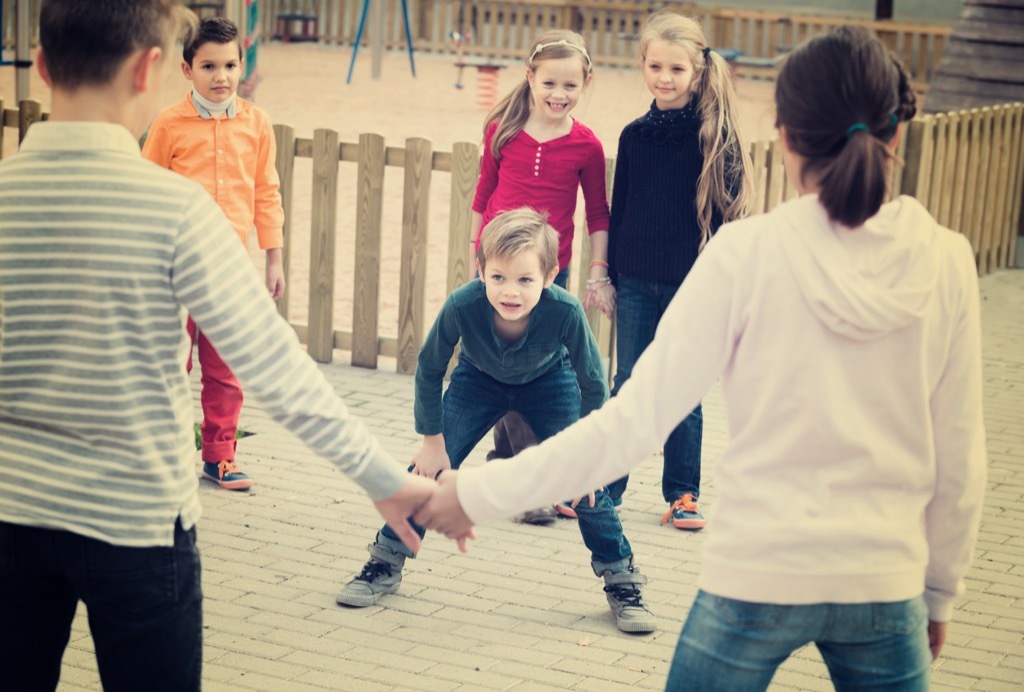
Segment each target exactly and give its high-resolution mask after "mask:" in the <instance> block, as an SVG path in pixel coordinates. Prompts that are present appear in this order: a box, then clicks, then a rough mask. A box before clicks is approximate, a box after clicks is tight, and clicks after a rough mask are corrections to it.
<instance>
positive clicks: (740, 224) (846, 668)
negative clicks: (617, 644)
mask: <svg viewBox="0 0 1024 692" xmlns="http://www.w3.org/2000/svg"><path fill="white" fill-rule="evenodd" d="M776 111H777V122H776V124H777V126H778V128H779V135H780V138H781V140H782V143H783V152H784V154H783V155H784V160H785V164H786V171H787V175H788V176H789V178H790V180H792V181H793V183H794V185H795V186H796V188H797V190H798V191H799V192H800V196H799V197H797V198H796V199H793V200H791V201H789V202H786V203H784V204H782V205H779V206H778V207H776V208H775V209H773V210H772V211H771V212H769V213H766V214H762V215H758V216H753V217H749V218H747V219H744V220H741V221H736V222H733V223H729V224H726V225H724V226H722V228H721V230H719V232H718V234H717V236H716V238H715V242H713V243H710V244H709V245H708V247H707V249H706V250H705V251H704V252H703V253H702V254H701V255H700V257H699V258H698V259H697V262H696V264H695V265H694V267H693V269H692V270H691V272H690V273H689V275H688V276H687V278H686V280H685V282H684V283H683V286H682V287H681V288H680V290H679V292H678V293H677V295H676V297H675V299H674V301H673V302H672V304H671V305H670V306H669V308H668V311H667V312H666V314H665V316H664V318H663V319H662V320H661V323H660V325H659V328H658V332H657V335H656V337H655V339H654V341H653V343H652V344H651V346H650V347H648V349H647V350H646V351H645V352H644V354H643V356H641V357H640V359H639V361H638V362H637V364H636V368H635V369H634V371H633V377H632V379H630V381H629V382H628V383H627V384H626V385H625V386H623V387H622V389H621V391H620V392H619V394H618V396H617V397H616V398H614V399H612V400H611V401H610V402H609V403H608V404H606V405H605V406H604V407H603V408H601V409H600V410H598V411H596V412H594V413H593V414H591V415H590V416H587V417H586V418H584V419H582V420H580V422H579V423H578V424H576V425H574V426H572V427H570V428H568V429H566V430H565V431H563V432H562V433H561V434H559V435H557V436H555V437H553V438H549V439H548V440H547V441H545V442H544V443H543V444H541V445H540V446H539V447H535V448H533V449H530V450H527V451H526V452H524V453H523V454H521V455H520V456H518V457H516V458H515V460H513V461H510V462H502V463H495V464H488V465H487V467H485V468H476V469H470V470H465V471H461V474H462V475H461V476H459V477H458V480H457V483H456V482H455V478H454V475H452V476H447V477H446V476H442V479H441V480H442V486H441V488H440V490H439V491H438V493H437V494H435V497H434V499H433V500H432V501H431V502H430V503H428V504H427V505H426V506H425V507H424V508H423V509H421V510H420V511H419V512H418V513H417V514H416V516H415V519H416V521H417V522H419V523H420V524H422V525H424V526H427V527H430V528H436V529H438V530H440V531H442V532H443V533H445V534H446V535H449V536H454V537H462V538H463V539H464V538H465V537H466V536H467V535H470V534H469V529H470V526H471V525H472V523H478V522H480V521H482V520H485V519H488V518H491V517H495V516H500V515H509V514H514V513H515V512H517V511H521V510H523V509H527V508H529V507H533V506H536V505H538V504H539V503H543V502H546V501H550V500H556V499H558V498H560V497H565V496H567V495H570V494H573V493H578V492H581V491H584V490H586V489H587V488H590V487H594V486H598V485H601V484H603V483H607V482H610V481H612V480H614V479H615V478H618V477H619V476H621V475H622V474H623V473H624V472H626V471H628V470H629V469H631V468H632V467H634V466H636V465H637V464H639V463H640V462H641V461H643V460H644V458H646V457H647V455H648V452H649V450H651V449H655V448H657V447H659V446H660V445H661V444H662V443H663V442H664V440H665V438H666V437H667V436H668V434H669V433H670V432H671V431H672V429H673V428H674V427H675V426H676V425H677V424H678V423H679V421H680V420H682V418H683V417H684V416H686V415H687V414H688V413H689V412H690V410H691V409H692V408H693V406H694V405H695V404H696V403H697V402H698V401H699V400H700V398H701V397H702V396H703V395H704V393H705V392H706V390H707V389H708V387H710V386H711V384H712V383H713V382H714V381H715V380H716V379H718V378H721V381H722V388H723V393H724V396H725V400H726V404H727V409H728V423H729V444H728V446H727V448H726V450H725V452H724V453H723V454H722V457H721V458H720V459H719V461H718V462H717V465H716V469H715V471H716V475H717V487H718V508H719V511H718V513H717V517H718V521H717V522H716V524H715V527H714V531H713V532H712V533H711V534H709V535H708V538H707V542H706V543H705V546H704V563H703V567H702V571H701V574H700V577H699V579H698V586H699V588H700V591H699V593H698V595H697V597H696V600H695V601H694V604H693V607H692V608H691V610H690V613H689V616H688V618H687V621H686V624H685V626H684V627H683V631H682V633H681V635H680V638H679V644H678V647H677V649H676V654H675V658H674V660H673V664H672V668H671V670H670V672H669V677H668V688H669V689H673V690H675V689H682V688H683V687H684V686H687V687H689V686H693V687H700V688H701V689H704V690H751V689H755V690H756V689H764V688H766V687H767V686H768V684H769V682H770V681H771V678H772V676H773V675H774V673H775V670H776V668H777V667H778V666H779V664H781V663H782V662H783V661H784V660H785V659H786V658H787V657H788V656H789V655H790V653H791V652H792V651H794V650H795V649H797V648H799V647H801V646H803V645H805V644H807V643H809V642H814V643H815V644H816V645H817V647H818V649H819V650H820V652H821V655H822V657H823V658H824V660H825V663H826V664H827V665H828V668H829V671H830V673H831V675H832V679H833V682H834V684H835V685H836V687H838V688H841V689H843V688H849V687H857V688H858V689H859V688H860V687H871V686H877V687H879V688H883V687H884V688H885V689H887V690H925V689H927V686H928V671H929V663H930V660H931V659H932V658H933V657H935V656H937V655H938V653H939V650H940V648H941V646H942V643H943V640H944V637H945V630H946V624H945V623H946V622H947V621H948V619H949V617H950V614H951V611H952V608H953V601H954V599H955V598H956V596H957V594H958V593H960V592H961V590H962V588H963V582H962V577H963V575H964V572H965V571H966V569H967V566H968V564H969V562H970V559H971V555H972V551H973V546H974V542H975V538H976V535H977V530H978V523H979V520H980V514H981V507H982V495H983V489H984V485H985V432H984V428H983V424H982V410H981V337H980V332H981V327H980V315H979V296H978V281H977V274H976V269H975V263H974V254H973V252H972V250H971V247H970V244H969V243H968V242H967V240H966V239H965V238H964V237H963V236H961V235H959V234H956V233H954V232H952V231H950V230H948V229H946V228H942V227H941V226H939V225H938V224H937V223H936V222H935V220H934V219H933V218H932V217H931V216H930V215H929V214H928V212H927V211H926V210H925V209H924V208H923V207H922V206H921V205H920V204H919V203H918V202H917V201H916V200H914V199H912V198H910V197H900V198H898V199H896V200H895V201H892V202H889V203H886V204H883V201H884V198H885V195H886V180H887V175H888V173H889V172H890V166H891V162H892V160H893V155H892V149H893V145H894V143H895V141H896V135H897V131H898V127H899V123H900V122H901V121H905V120H908V119H910V118H911V117H912V116H913V114H914V112H915V107H914V97H913V92H912V91H911V89H910V86H909V82H908V79H907V75H906V73H905V72H904V71H903V69H902V67H901V66H900V65H899V64H898V63H897V62H896V61H895V60H894V59H893V58H892V57H891V56H890V55H889V54H888V53H887V51H886V49H885V48H884V46H883V45H882V43H881V42H880V41H878V39H876V38H875V37H874V36H872V35H871V34H869V33H868V32H867V31H864V30H861V29H857V28H850V27H845V28H841V29H838V30H836V31H834V32H832V33H830V34H828V35H826V36H822V37H818V38H815V39H812V40H810V41H809V42H807V43H805V44H804V45H802V46H801V47H799V48H797V49H796V50H795V51H794V52H793V53H792V54H791V55H790V56H789V58H788V59H787V60H786V62H785V64H784V65H783V67H782V69H781V71H780V74H779V77H778V81H777V85H776ZM929 648H930V654H931V655H929Z"/></svg>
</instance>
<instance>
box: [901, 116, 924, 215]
mask: <svg viewBox="0 0 1024 692" xmlns="http://www.w3.org/2000/svg"><path fill="white" fill-rule="evenodd" d="M924 130H925V124H924V120H922V119H920V118H915V119H914V120H911V121H910V122H909V123H907V131H906V132H905V133H904V136H905V137H906V139H907V149H906V151H905V152H904V154H903V164H904V165H903V177H902V179H901V180H900V190H901V191H902V193H903V194H905V195H913V196H915V197H917V189H918V180H919V179H920V177H921V175H922V171H921V162H922V159H923V158H924V146H925V144H924ZM918 199H920V198H918Z"/></svg>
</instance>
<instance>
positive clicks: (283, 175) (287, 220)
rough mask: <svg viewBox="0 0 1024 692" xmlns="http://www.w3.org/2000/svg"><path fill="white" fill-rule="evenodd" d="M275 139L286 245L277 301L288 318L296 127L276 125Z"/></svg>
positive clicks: (279, 311) (284, 315)
mask: <svg viewBox="0 0 1024 692" xmlns="http://www.w3.org/2000/svg"><path fill="white" fill-rule="evenodd" d="M274 139H275V141H276V143H277V159H276V160H275V162H274V165H275V166H276V167H277V176H278V177H279V178H280V179H281V206H282V207H283V208H284V247H283V248H281V262H282V264H283V265H284V278H285V282H284V286H285V289H284V294H282V295H281V298H280V300H278V301H277V311H278V313H280V315H281V317H283V318H285V319H286V320H287V319H288V298H289V290H288V285H289V282H290V281H291V276H292V272H291V261H292V260H291V257H292V250H291V244H292V241H291V235H292V205H293V204H294V194H293V193H294V186H293V182H294V177H295V128H293V127H292V126H291V125H274Z"/></svg>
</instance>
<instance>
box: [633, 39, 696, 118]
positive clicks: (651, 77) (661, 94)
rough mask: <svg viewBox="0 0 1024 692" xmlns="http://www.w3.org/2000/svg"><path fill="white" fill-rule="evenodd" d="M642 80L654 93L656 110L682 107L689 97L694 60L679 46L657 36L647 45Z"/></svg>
mask: <svg viewBox="0 0 1024 692" xmlns="http://www.w3.org/2000/svg"><path fill="white" fill-rule="evenodd" d="M644 81H646V82H647V88H648V89H650V91H651V93H652V94H653V95H654V101H655V103H656V104H657V106H658V110H661V111H670V110H676V109H679V108H682V107H683V106H685V105H686V104H687V102H688V101H689V100H690V86H691V85H692V84H693V62H692V61H691V60H690V55H689V53H688V52H687V51H686V49H684V48H683V47H682V46H677V45H675V44H672V43H669V42H667V41H663V40H661V39H657V40H654V41H651V42H650V44H648V46H647V54H646V55H645V56H644Z"/></svg>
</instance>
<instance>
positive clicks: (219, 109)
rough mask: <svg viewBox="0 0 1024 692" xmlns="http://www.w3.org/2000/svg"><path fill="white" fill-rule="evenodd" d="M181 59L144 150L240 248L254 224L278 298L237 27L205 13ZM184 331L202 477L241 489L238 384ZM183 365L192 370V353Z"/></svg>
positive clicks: (278, 259) (259, 149)
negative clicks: (205, 203) (196, 373)
mask: <svg viewBox="0 0 1024 692" xmlns="http://www.w3.org/2000/svg"><path fill="white" fill-rule="evenodd" d="M182 57H183V58H184V61H183V62H182V64H181V69H182V72H184V74H185V78H186V79H188V80H189V81H191V82H192V91H191V92H190V93H189V94H187V95H186V96H185V98H184V99H182V101H181V102H179V103H178V104H176V105H174V106H171V107H169V108H167V109H165V110H164V111H163V112H162V113H160V115H158V116H157V118H156V120H154V121H153V125H152V126H151V127H150V129H149V135H148V136H147V138H146V142H145V144H144V145H143V149H142V153H143V155H144V156H145V157H146V158H148V159H149V160H151V161H153V162H155V163H157V164H159V165H160V166H163V167H164V168H169V169H171V170H172V171H175V172H176V173H180V174H181V175H184V176H186V177H188V178H191V179H193V180H195V181H196V182H198V183H200V184H202V186H203V187H205V188H206V191H207V192H209V193H210V195H211V196H212V197H213V198H214V199H215V200H216V201H217V203H218V204H219V205H220V207H221V209H223V210H224V213H225V214H226V215H227V217H228V219H229V220H230V221H231V224H232V226H234V228H235V231H236V232H237V233H238V237H239V238H240V239H241V241H242V244H243V245H246V246H248V241H249V234H250V233H251V231H252V228H253V226H255V227H256V236H257V239H258V241H259V246H260V248H261V249H262V250H265V251H266V253H267V289H268V290H269V291H270V294H271V296H272V297H273V298H274V300H277V299H278V298H280V297H281V295H282V294H283V293H284V269H283V262H282V255H281V247H282V245H283V244H284V234H283V226H284V211H283V209H282V207H281V194H280V191H279V189H278V188H279V187H280V181H279V179H278V176H277V171H276V169H275V168H274V160H275V156H276V146H275V142H274V133H273V130H272V128H271V124H270V118H269V117H268V116H267V114H266V113H265V112H264V111H262V110H261V109H259V108H257V107H256V106H254V105H253V104H251V103H249V102H247V101H244V100H243V99H241V98H238V96H237V94H236V92H237V90H238V82H239V79H240V77H241V74H242V48H241V45H240V44H239V41H238V27H237V26H235V24H234V23H233V22H231V21H229V20H227V19H224V18H221V17H211V18H208V19H204V20H203V21H202V22H200V24H199V27H198V29H196V30H194V31H190V32H189V33H188V35H186V36H185V41H184V50H183V55H182ZM188 332H189V335H190V336H191V337H192V343H193V345H197V344H198V347H199V363H200V365H201V366H202V370H203V375H202V386H203V389H202V405H203V424H202V429H201V433H202V457H203V477H204V478H208V479H209V480H211V481H213V482H215V483H217V484H218V485H219V486H220V487H222V488H227V489H229V490H246V489H248V488H250V487H252V479H250V478H249V476H248V475H247V474H245V473H243V472H242V471H241V470H239V468H238V465H237V464H236V463H235V433H236V432H237V430H238V416H239V414H240V413H241V410H242V388H241V385H240V384H239V382H238V379H237V378H236V377H235V376H234V374H233V373H232V372H231V370H230V368H228V367H227V365H225V363H224V362H223V361H222V360H221V359H220V356H218V355H217V352H216V351H215V350H214V348H213V346H212V345H211V344H210V343H209V341H207V339H206V338H205V337H204V336H203V334H202V332H200V331H199V330H198V329H197V328H196V325H195V323H194V322H193V321H192V319H191V318H189V320H188ZM186 367H187V369H188V370H189V372H191V370H192V353H191V350H190V352H189V357H188V362H187V364H186Z"/></svg>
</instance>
